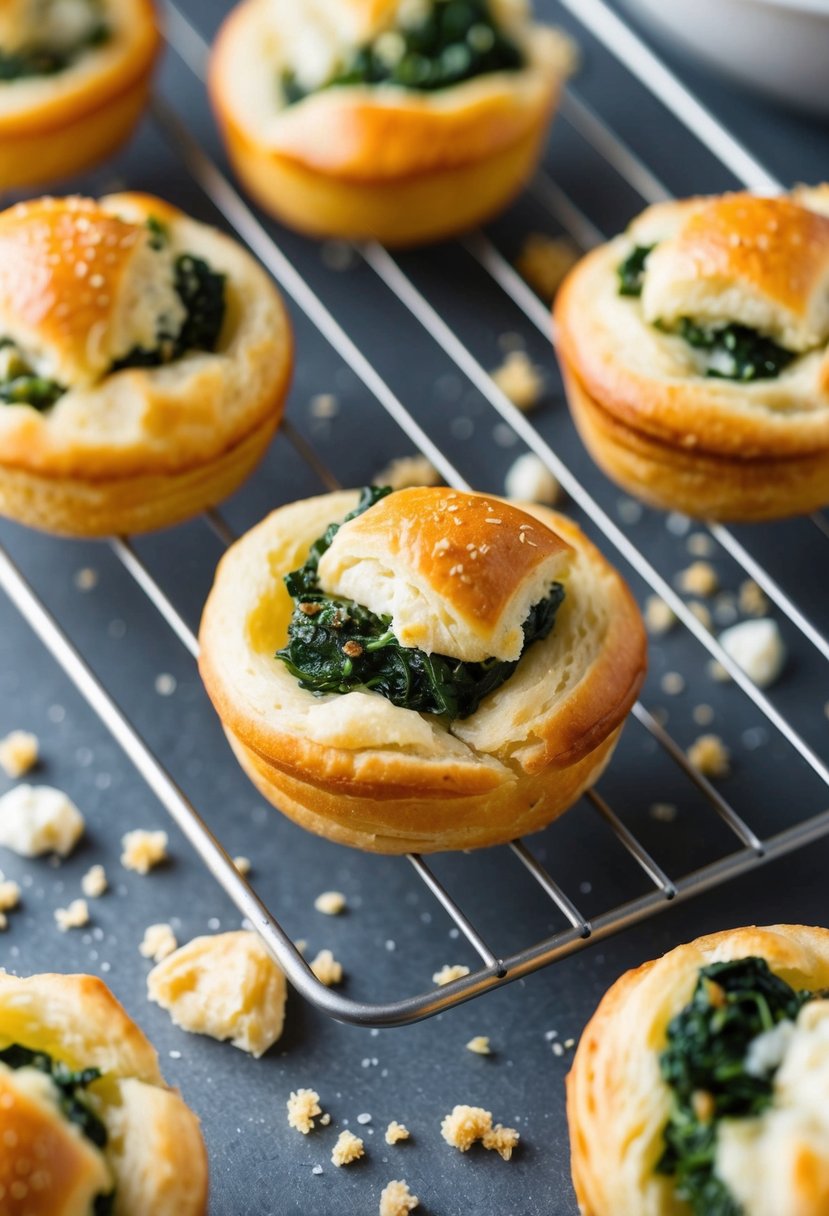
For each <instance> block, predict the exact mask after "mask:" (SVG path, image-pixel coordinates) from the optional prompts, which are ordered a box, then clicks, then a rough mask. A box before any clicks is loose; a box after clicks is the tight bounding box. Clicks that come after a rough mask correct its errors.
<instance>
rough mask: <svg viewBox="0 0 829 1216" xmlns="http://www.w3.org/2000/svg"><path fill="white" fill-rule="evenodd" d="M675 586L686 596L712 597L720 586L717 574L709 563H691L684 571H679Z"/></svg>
mask: <svg viewBox="0 0 829 1216" xmlns="http://www.w3.org/2000/svg"><path fill="white" fill-rule="evenodd" d="M676 581H677V586H678V587H679V589H680V590H681V591H684V592H685V594H686V595H701V596H703V597H707V596H709V595H714V594H715V593H716V592H717V591H718V590H719V586H720V582H719V579H718V578H717V572H716V570H715V569H714V567H713V566H712V565H710V563H709V562H691V565H690V566H688V567H687V568H686V569H685V570H680V572H679V574H678V575H677V578H676Z"/></svg>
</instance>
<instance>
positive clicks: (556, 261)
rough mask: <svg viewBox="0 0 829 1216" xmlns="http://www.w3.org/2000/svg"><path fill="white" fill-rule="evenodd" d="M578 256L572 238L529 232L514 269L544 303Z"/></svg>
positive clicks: (549, 301)
mask: <svg viewBox="0 0 829 1216" xmlns="http://www.w3.org/2000/svg"><path fill="white" fill-rule="evenodd" d="M578 259H579V251H578V249H577V248H576V246H575V245H574V244H573V242H572V241H570V240H568V239H567V237H562V236H547V234H546V233H544V232H531V233H530V234H529V236H528V237H527V239H526V241H525V242H524V245H523V247H522V249H521V252H520V253H519V255H518V257H517V258H516V261H515V269H516V270H517V271H518V273H519V274H520V275H521V277H522V278H523V279H526V280H527V282H528V283H529V285H530V287H532V288H533V290H534V291H536V292H537V293H538V294H539V295H540V296H541V298H542V300H546V301H547V302H548V303H552V301H553V298H554V296H555V294H556V292H557V291H558V289H559V287H560V286H561V284H562V282H563V280H564V276H565V275H566V274H567V272H568V271H569V270H570V268H571V267H572V266H574V265H575V264H576V262H577V261H578Z"/></svg>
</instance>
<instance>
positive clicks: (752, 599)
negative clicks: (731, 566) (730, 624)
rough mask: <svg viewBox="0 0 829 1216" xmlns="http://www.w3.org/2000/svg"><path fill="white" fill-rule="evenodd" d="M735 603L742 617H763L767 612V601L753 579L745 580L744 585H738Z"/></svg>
mask: <svg viewBox="0 0 829 1216" xmlns="http://www.w3.org/2000/svg"><path fill="white" fill-rule="evenodd" d="M737 602H738V604H739V606H740V612H742V613H743V615H744V616H765V615H766V613H767V612H768V610H769V601H768V599H767V598H766V596H765V594H764V592H763V590H762V588H761V587H760V586H758V584H757V583H755V581H754V579H753V578H747V579H746V580H745V582H744V583H740V593H739V598H738V600H737Z"/></svg>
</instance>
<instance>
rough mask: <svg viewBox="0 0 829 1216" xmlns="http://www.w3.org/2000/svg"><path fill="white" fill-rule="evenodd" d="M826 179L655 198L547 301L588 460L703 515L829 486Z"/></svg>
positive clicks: (647, 493)
mask: <svg viewBox="0 0 829 1216" xmlns="http://www.w3.org/2000/svg"><path fill="white" fill-rule="evenodd" d="M827 301H829V187H827V186H817V187H813V188H806V187H802V188H799V189H797V190H795V191H792V192H791V194H789V195H784V196H780V197H775V198H767V197H756V196H753V195H749V194H733V195H723V196H720V197H714V198H697V199H689V200H686V201H684V202H675V203H660V204H657V205H656V206H654V207H650V208H648V209H647V210H646V211H645V212H644V213H643V214H642V215H641V216H639V217H638V218H637V219H636V220H635V221H634V222H633V223H632V224H631V226H630V228H629V229H628V232H627V233H626V234H625V235H623V236H621V237H618V238H616V240H614V241H611V242H610V243H609V244H608V245H605V246H602V247H601V248H600V249H598V250H595V251H594V252H593V253H591V254H589V255H588V256H587V257H586V258H585V259H583V260H582V262H581V263H580V264H579V265H578V266H577V267H576V269H575V270H574V271H573V272H572V273H571V275H570V276H569V278H568V280H567V281H566V283H565V285H564V288H563V289H562V292H560V294H559V297H558V300H557V303H556V321H557V330H558V347H559V352H560V355H561V359H562V367H563V370H564V373H565V378H566V380H567V384H568V396H569V398H570V403H571V406H572V408H573V413H574V416H575V419H576V422H577V424H578V426H579V428H580V430H581V431H582V435H583V438H584V439H585V442H586V443H587V445H588V447H589V448H590V450H591V452H592V453H593V455H594V456H595V457H596V459H597V460H598V462H599V463H600V464H601V465H602V466H603V467H604V468H605V470H606V471H607V472H609V473H610V475H611V476H613V477H614V478H615V479H616V480H617V481H619V482H620V483H621V484H623V485H624V486H625V487H626V488H627V489H629V490H631V491H632V492H634V493H637V494H638V495H639V496H640V497H642V498H644V499H646V500H647V501H651V502H653V503H654V504H655V505H658V506H663V507H672V508H676V509H680V510H685V511H687V512H688V513H690V514H693V515H701V516H705V515H709V516H710V517H712V518H734V519H746V520H751V519H763V518H776V517H778V516H783V515H793V514H798V513H800V512H803V511H809V510H812V509H814V508H816V507H818V506H821V505H823V504H824V503H825V502H827V501H829V302H827Z"/></svg>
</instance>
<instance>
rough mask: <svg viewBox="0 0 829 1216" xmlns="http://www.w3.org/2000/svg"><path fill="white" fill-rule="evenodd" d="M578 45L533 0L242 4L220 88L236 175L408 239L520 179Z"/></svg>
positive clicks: (450, 221) (287, 204) (283, 206)
mask: <svg viewBox="0 0 829 1216" xmlns="http://www.w3.org/2000/svg"><path fill="white" fill-rule="evenodd" d="M573 57H574V56H573V50H572V47H571V45H570V43H569V42H568V41H567V40H566V39H565V38H564V36H563V35H562V34H560V33H558V32H557V31H554V30H552V29H549V28H547V27H544V26H540V25H536V24H533V22H532V19H531V15H530V11H529V5H528V4H527V3H526V2H525V0H382V2H380V3H372V2H370V0H325V2H322V0H317V2H312V3H307V4H303V5H302V6H297V5H296V4H294V3H292V0H244V2H243V3H242V4H240V5H239V6H238V7H237V8H236V9H234V10H233V12H232V13H231V15H230V16H229V17H228V19H227V21H226V23H225V25H224V27H223V29H222V30H221V32H220V34H219V38H218V41H217V43H216V45H215V47H214V51H213V55H212V60H211V68H210V92H211V97H212V100H213V104H214V108H215V110H216V113H217V116H218V119H219V122H220V125H221V127H222V129H223V131H224V134H225V137H226V140H227V144H228V150H229V152H230V155H231V158H232V160H233V162H234V164H235V166H236V169H237V171H238V173H239V174H240V176H241V178H242V180H243V181H244V183H245V185H246V186H247V188H248V189H249V190H250V191H251V193H252V194H253V195H254V196H255V197H256V198H257V199H258V201H259V202H261V203H262V204H263V205H264V206H265V207H266V208H268V209H269V210H271V211H273V213H274V214H276V215H277V217H278V218H282V219H284V220H285V221H286V222H287V223H289V224H292V225H293V226H295V227H298V228H300V229H302V230H304V231H307V232H310V233H312V234H316V235H329V236H340V237H352V238H357V237H376V238H377V239H380V240H383V241H386V242H388V243H393V244H411V243H417V242H418V241H424V240H432V239H436V238H437V237H439V236H441V235H445V234H448V233H451V232H455V231H458V230H460V229H462V228H463V227H465V226H469V225H470V224H472V223H475V222H477V221H478V220H480V219H481V218H482V217H484V216H486V215H488V214H490V213H492V212H494V211H497V210H498V209H500V208H501V207H503V206H504V205H505V203H506V202H507V201H508V200H509V198H510V197H511V196H512V195H513V194H515V193H516V192H517V191H518V189H519V188H520V187H521V185H522V184H523V182H524V180H525V179H526V177H527V176H528V175H529V174H530V173H531V171H532V168H533V166H534V164H535V162H536V160H537V158H538V155H539V146H540V141H541V139H542V137H543V134H544V131H545V129H546V125H547V122H548V119H549V115H550V112H551V110H552V108H553V106H554V104H555V101H556V99H557V95H558V90H559V88H560V86H561V83H562V82H563V80H564V79H565V78H566V76H567V75H568V74H569V72H570V71H571V69H572V62H573ZM470 190H471V191H472V195H471V196H470Z"/></svg>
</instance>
